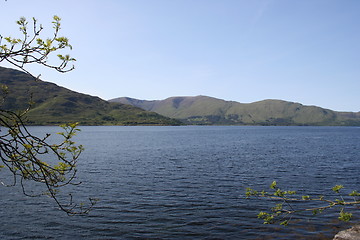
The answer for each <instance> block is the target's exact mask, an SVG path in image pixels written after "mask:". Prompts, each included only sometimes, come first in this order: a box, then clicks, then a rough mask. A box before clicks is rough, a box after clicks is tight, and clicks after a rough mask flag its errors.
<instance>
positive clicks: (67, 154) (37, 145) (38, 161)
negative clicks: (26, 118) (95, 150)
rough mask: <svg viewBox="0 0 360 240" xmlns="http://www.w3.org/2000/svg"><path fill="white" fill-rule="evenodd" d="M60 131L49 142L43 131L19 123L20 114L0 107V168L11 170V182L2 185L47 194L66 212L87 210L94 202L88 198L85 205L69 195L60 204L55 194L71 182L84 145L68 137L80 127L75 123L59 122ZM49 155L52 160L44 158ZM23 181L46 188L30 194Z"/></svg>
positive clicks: (2, 181) (2, 182)
mask: <svg viewBox="0 0 360 240" xmlns="http://www.w3.org/2000/svg"><path fill="white" fill-rule="evenodd" d="M61 127H62V129H63V131H62V132H60V133H58V134H59V135H61V136H62V139H63V140H62V141H60V143H57V144H50V143H49V141H48V138H49V136H50V134H47V135H46V136H45V137H43V138H39V137H37V136H34V135H32V134H31V133H30V132H29V131H28V129H27V128H26V126H25V125H24V123H23V120H22V115H18V114H16V113H14V112H11V111H6V110H1V109H0V150H1V151H0V160H1V161H2V164H0V170H1V171H3V169H4V168H5V169H8V170H9V171H10V173H11V174H12V177H13V180H12V181H11V183H8V184H5V183H4V180H2V179H0V182H1V184H2V185H5V186H14V185H16V184H17V183H18V182H19V183H20V185H21V187H22V190H23V193H24V194H25V195H27V196H37V195H44V194H45V195H48V196H50V197H51V198H53V199H54V200H55V201H56V203H57V205H58V206H59V207H60V208H61V209H62V210H63V211H65V212H66V213H68V214H78V213H87V212H88V211H89V210H90V209H91V208H92V206H93V205H94V204H95V202H96V201H95V200H94V199H90V205H89V207H87V208H85V207H84V206H83V205H77V204H75V203H73V201H72V196H70V199H69V202H68V203H66V204H63V203H61V202H60V200H59V198H58V193H59V189H60V188H61V187H64V186H66V185H74V184H79V183H74V179H75V176H76V172H77V169H76V164H77V160H78V158H79V156H80V154H81V153H82V152H83V150H84V148H83V146H82V145H77V144H76V143H75V142H74V141H73V140H72V138H73V137H74V136H75V135H76V133H77V132H79V131H80V129H78V128H77V124H76V123H75V124H66V125H63V126H61ZM49 155H50V156H51V157H52V162H53V163H52V164H51V163H50V162H48V161H45V160H44V159H45V158H46V156H49ZM25 181H32V182H36V183H40V184H43V185H45V186H46V192H43V193H41V194H37V195H33V194H30V193H29V192H28V190H27V189H26V187H25Z"/></svg>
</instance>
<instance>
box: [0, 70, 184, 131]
mask: <svg viewBox="0 0 360 240" xmlns="http://www.w3.org/2000/svg"><path fill="white" fill-rule="evenodd" d="M0 85H6V86H7V87H8V94H6V96H5V94H4V93H2V92H1V91H0V99H1V98H2V97H4V98H5V101H4V102H3V103H0V104H1V105H0V107H1V108H2V109H5V110H11V111H23V110H25V109H27V108H28V107H29V101H32V102H33V104H32V105H31V108H30V110H29V111H28V113H27V114H26V118H27V120H26V124H28V125H58V124H62V123H69V122H79V123H80V124H81V125H179V124H181V123H180V122H179V121H177V120H174V119H170V118H168V117H164V116H161V115H159V114H157V113H154V112H149V111H145V110H143V109H141V108H138V107H134V106H131V105H125V104H121V103H110V102H108V101H105V100H103V99H101V98H99V97H96V96H90V95H87V94H82V93H78V92H75V91H72V90H69V89H67V88H64V87H60V86H58V85H56V84H55V83H50V82H46V81H42V80H35V79H34V78H33V77H32V76H30V75H28V74H26V73H24V72H21V71H18V70H14V69H11V68H4V67H0Z"/></svg>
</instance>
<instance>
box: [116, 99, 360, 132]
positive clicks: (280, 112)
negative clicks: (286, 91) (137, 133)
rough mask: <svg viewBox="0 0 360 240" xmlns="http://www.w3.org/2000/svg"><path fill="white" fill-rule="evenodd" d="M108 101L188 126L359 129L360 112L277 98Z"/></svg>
mask: <svg viewBox="0 0 360 240" xmlns="http://www.w3.org/2000/svg"><path fill="white" fill-rule="evenodd" d="M109 101H110V102H119V103H124V104H130V105H132V106H136V107H140V108H142V109H145V110H148V111H154V112H157V113H159V114H161V115H164V116H167V117H171V118H175V119H179V120H181V121H183V122H184V123H186V124H209V125H213V124H220V125H223V124H224V125H314V126H360V112H357V113H356V112H336V111H333V110H330V109H325V108H321V107H318V106H306V105H303V104H301V103H296V102H290V101H285V100H278V99H266V100H260V101H256V102H253V103H239V102H236V101H226V100H223V99H218V98H213V97H208V96H203V95H199V96H179V97H169V98H166V99H164V100H150V101H147V100H139V99H134V98H130V97H120V98H115V99H111V100H109Z"/></svg>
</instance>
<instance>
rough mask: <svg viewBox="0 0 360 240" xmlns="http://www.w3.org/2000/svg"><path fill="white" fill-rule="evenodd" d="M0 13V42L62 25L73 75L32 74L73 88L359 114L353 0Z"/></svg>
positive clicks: (358, 6) (225, 1)
mask: <svg viewBox="0 0 360 240" xmlns="http://www.w3.org/2000/svg"><path fill="white" fill-rule="evenodd" d="M0 10H1V14H0V23H1V25H0V26H1V27H0V34H2V35H5V36H8V35H11V36H14V37H15V36H16V35H17V32H18V28H17V26H16V24H15V21H16V20H17V19H18V18H19V17H20V16H25V17H27V18H29V19H30V18H31V17H36V18H37V19H38V20H39V22H41V23H42V24H43V25H44V27H45V28H46V29H51V23H50V22H51V18H52V16H53V15H55V14H56V15H59V16H60V17H61V18H62V19H63V21H62V27H63V29H62V30H63V35H65V36H67V37H69V39H70V42H71V44H72V45H73V47H74V49H73V50H72V51H71V55H72V56H73V57H75V58H77V60H78V61H77V62H76V69H75V70H74V71H73V72H71V73H67V74H59V73H56V72H54V71H49V70H45V69H41V68H36V67H34V68H31V70H32V71H35V73H42V79H43V80H46V81H50V82H54V83H57V84H58V85H61V86H64V87H67V88H69V89H72V90H74V91H78V92H82V93H87V94H90V95H95V96H99V97H101V98H103V99H111V98H116V97H121V96H128V97H133V98H139V99H147V100H153V99H164V98H167V97H171V96H195V95H207V96H212V97H217V98H221V99H225V100H234V101H239V102H242V103H248V102H254V101H259V100H263V99H282V100H287V101H293V102H300V103H302V104H305V105H317V106H321V107H325V108H329V109H333V110H341V111H360V1H359V0H101V1H100V0H96V1H95V0H72V1H68V0H63V1H43V0H8V1H4V0H2V1H0ZM3 66H4V65H3Z"/></svg>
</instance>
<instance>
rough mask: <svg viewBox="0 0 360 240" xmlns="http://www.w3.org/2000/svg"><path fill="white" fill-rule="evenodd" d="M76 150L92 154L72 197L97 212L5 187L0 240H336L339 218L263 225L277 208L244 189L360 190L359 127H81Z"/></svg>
mask: <svg viewBox="0 0 360 240" xmlns="http://www.w3.org/2000/svg"><path fill="white" fill-rule="evenodd" d="M31 130H32V132H33V133H35V134H40V133H45V132H50V133H55V132H58V131H59V129H58V128H53V127H32V128H31ZM76 141H77V142H79V143H81V144H83V145H84V146H85V148H86V151H85V152H84V153H83V155H82V158H81V160H80V162H79V166H78V168H79V174H78V177H79V180H81V181H82V182H83V184H82V185H80V186H79V187H77V188H76V189H72V191H75V193H74V195H77V197H79V198H80V199H85V200H86V198H87V197H98V198H100V202H99V203H98V204H97V205H96V208H95V209H94V210H93V211H92V212H91V213H90V214H89V215H87V216H73V217H68V216H67V215H66V214H65V213H63V212H61V211H59V210H57V208H56V206H55V204H54V203H53V202H52V201H51V200H50V199H48V198H46V197H40V198H28V197H25V196H23V195H22V194H21V190H20V189H19V188H18V187H13V188H5V187H0V191H1V195H0V206H1V211H0V238H1V239H330V238H332V237H333V235H334V234H335V233H336V232H337V231H339V229H342V228H346V227H347V225H343V224H341V223H339V221H337V220H336V218H337V215H336V214H337V213H336V212H335V211H330V212H328V213H326V214H324V215H322V216H319V217H317V216H311V215H305V216H303V218H302V220H301V221H297V220H296V217H295V218H294V220H293V221H292V224H291V225H290V226H288V227H286V228H284V227H280V226H278V225H264V224H262V221H261V220H259V219H257V217H256V215H257V214H258V212H259V211H261V210H268V208H269V207H271V206H272V205H271V202H270V201H267V200H264V199H262V200H258V199H250V200H249V199H245V198H244V194H245V188H246V187H253V188H256V189H268V186H269V185H270V183H271V182H272V181H273V180H276V181H277V182H278V183H279V184H280V185H281V186H282V187H283V188H284V189H292V190H298V191H299V192H304V193H305V192H306V193H307V194H309V195H314V196H318V195H327V196H331V195H332V192H331V188H332V187H333V186H334V185H335V184H343V185H344V186H345V187H346V189H345V190H349V191H350V190H355V189H357V190H360V161H359V160H360V159H359V158H360V157H359V156H360V154H359V153H360V128H356V127H217V126H212V127H202V126H196V127H195V126H192V127H82V132H81V133H80V134H79V135H78V136H77V137H76ZM70 190H71V189H69V191H70ZM64 191H65V192H66V191H67V190H64ZM358 211H359V210H358ZM355 212H356V211H355ZM356 221H359V218H358V216H356V214H355V219H354V222H356Z"/></svg>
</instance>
